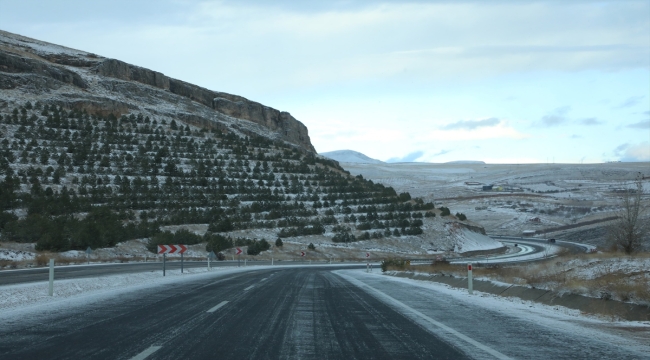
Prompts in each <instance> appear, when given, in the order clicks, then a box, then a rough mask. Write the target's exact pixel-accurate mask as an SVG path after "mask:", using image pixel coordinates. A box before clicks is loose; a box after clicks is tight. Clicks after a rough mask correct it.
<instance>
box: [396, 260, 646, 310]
mask: <svg viewBox="0 0 650 360" xmlns="http://www.w3.org/2000/svg"><path fill="white" fill-rule="evenodd" d="M387 270H388V271H390V270H396V271H417V272H423V273H429V274H438V275H453V276H459V277H464V276H467V270H466V267H465V265H454V264H449V263H447V262H434V263H432V264H430V265H409V264H403V265H402V264H390V265H389V266H387ZM473 275H474V278H475V279H486V280H490V281H498V282H502V283H508V284H515V285H523V286H530V287H534V288H540V289H546V290H552V291H556V292H559V293H572V294H579V295H585V296H589V297H595V298H602V299H606V300H610V299H611V300H618V301H623V302H630V303H636V304H642V305H650V253H639V254H635V255H632V256H629V255H623V254H620V253H596V254H580V255H575V254H564V255H561V256H558V257H554V258H552V259H548V260H545V261H539V262H534V263H529V264H518V265H488V266H475V267H474V269H473Z"/></svg>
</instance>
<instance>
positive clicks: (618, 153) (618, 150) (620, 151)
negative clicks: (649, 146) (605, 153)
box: [613, 143, 630, 156]
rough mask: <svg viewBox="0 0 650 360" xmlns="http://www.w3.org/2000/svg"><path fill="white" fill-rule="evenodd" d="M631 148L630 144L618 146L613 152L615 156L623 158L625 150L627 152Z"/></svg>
mask: <svg viewBox="0 0 650 360" xmlns="http://www.w3.org/2000/svg"><path fill="white" fill-rule="evenodd" d="M629 147H630V144H628V143H625V144H621V145H619V146H617V147H616V148H615V149H614V151H613V153H614V156H621V155H622V154H623V152H624V151H625V150H627V148H629Z"/></svg>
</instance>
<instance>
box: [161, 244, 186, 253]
mask: <svg viewBox="0 0 650 360" xmlns="http://www.w3.org/2000/svg"><path fill="white" fill-rule="evenodd" d="M185 251H187V246H185V245H158V254H182V253H184V252H185Z"/></svg>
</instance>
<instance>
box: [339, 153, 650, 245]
mask: <svg viewBox="0 0 650 360" xmlns="http://www.w3.org/2000/svg"><path fill="white" fill-rule="evenodd" d="M341 166H342V167H343V168H344V169H346V170H348V171H349V172H350V173H351V174H352V175H359V174H360V175H363V177H364V178H366V179H370V180H372V181H374V182H379V183H382V184H384V185H388V186H392V187H393V188H395V190H396V191H397V192H404V191H408V192H409V193H410V194H411V196H418V197H422V198H423V199H424V200H425V201H433V202H434V203H435V204H436V206H446V207H449V208H450V209H451V212H452V214H455V213H456V212H461V213H464V214H465V215H467V218H468V220H470V221H472V222H475V223H477V224H480V225H481V226H483V227H484V228H485V229H486V231H487V232H488V234H495V235H510V236H521V235H522V234H523V231H524V230H548V229H553V228H557V227H560V226H566V225H575V224H580V223H582V222H587V221H593V222H595V223H593V224H585V225H582V226H579V227H577V228H575V229H560V230H557V231H554V232H549V233H546V234H544V235H541V236H542V237H555V238H558V239H566V240H571V241H578V242H583V243H588V244H592V245H596V246H606V244H605V240H606V239H605V237H606V231H605V230H604V226H606V225H607V222H600V221H602V220H603V219H605V218H608V217H612V216H614V215H616V211H617V210H618V209H619V207H618V204H619V202H620V196H621V195H620V192H621V189H628V188H632V187H633V182H634V180H635V179H637V178H638V177H643V178H644V180H643V187H644V190H645V191H646V192H649V191H650V164H649V163H604V164H434V163H399V164H360V163H352V162H350V163H341ZM482 185H494V187H493V190H492V191H483V187H482Z"/></svg>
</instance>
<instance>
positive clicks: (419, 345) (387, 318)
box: [0, 266, 648, 360]
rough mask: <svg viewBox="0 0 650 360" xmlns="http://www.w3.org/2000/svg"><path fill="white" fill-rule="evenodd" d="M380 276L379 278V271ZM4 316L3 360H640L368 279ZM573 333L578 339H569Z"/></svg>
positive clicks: (623, 350)
mask: <svg viewBox="0 0 650 360" xmlns="http://www.w3.org/2000/svg"><path fill="white" fill-rule="evenodd" d="M375 271H377V270H375ZM121 294H122V295H119V296H107V297H105V298H102V299H101V300H94V301H89V302H85V301H84V298H83V297H79V298H78V299H70V302H71V304H69V305H67V306H60V305H53V304H45V305H42V306H37V307H34V308H30V309H27V310H24V311H22V312H16V314H14V315H13V316H12V315H11V314H4V315H3V314H0V359H3V360H9V359H466V358H477V359H509V358H522V359H529V358H530V359H596V358H597V359H604V358H607V359H614V358H625V359H641V358H647V354H648V353H643V352H642V351H643V349H642V350H641V351H639V350H638V349H635V348H629V347H626V345H625V342H624V341H619V340H618V339H614V340H612V338H611V337H605V338H603V339H601V338H599V337H598V336H594V335H593V333H592V332H590V331H591V330H589V329H585V328H583V327H579V326H577V327H576V329H577V330H574V329H573V328H572V327H571V326H569V327H568V328H567V326H566V325H564V326H562V327H559V328H555V325H554V324H555V323H554V322H553V320H552V319H545V318H541V319H540V318H539V317H537V318H535V317H533V318H531V319H527V318H526V317H521V316H520V315H521V314H520V315H517V316H515V315H512V314H508V313H504V312H503V311H502V310H503V309H489V308H485V307H474V306H470V305H469V303H467V302H466V301H465V302H464V301H459V300H458V299H457V298H454V297H453V296H451V295H449V294H445V293H443V292H436V291H435V289H430V288H426V287H418V286H414V285H412V284H408V283H404V282H399V281H397V280H395V279H394V278H391V277H388V276H379V275H373V274H366V273H365V272H363V270H349V269H343V270H337V269H336V268H335V267H317V266H311V267H302V268H288V267H276V268H270V269H269V268H265V269H260V270H251V271H245V272H237V273H229V274H220V275H219V274H217V273H215V274H214V276H212V275H202V276H197V277H195V278H193V277H192V276H188V277H186V278H183V279H181V280H179V281H177V282H172V283H170V284H167V285H160V286H155V287H153V286H152V287H147V288H145V289H142V288H140V289H139V290H138V291H131V292H122V293H121ZM567 329H568V330H567Z"/></svg>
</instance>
